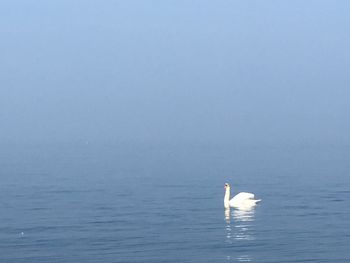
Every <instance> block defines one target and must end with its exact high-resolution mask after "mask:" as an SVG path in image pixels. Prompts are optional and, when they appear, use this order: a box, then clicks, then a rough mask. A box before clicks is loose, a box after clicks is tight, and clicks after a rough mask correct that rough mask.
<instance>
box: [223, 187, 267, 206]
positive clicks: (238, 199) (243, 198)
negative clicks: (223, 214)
mask: <svg viewBox="0 0 350 263" xmlns="http://www.w3.org/2000/svg"><path fill="white" fill-rule="evenodd" d="M225 189H226V191H225V197H224V206H225V208H229V207H234V208H238V209H249V208H252V207H253V206H255V205H256V204H257V203H258V202H260V201H261V200H259V199H255V196H254V194H251V193H246V192H241V193H239V194H237V195H235V196H234V197H233V198H232V199H231V200H230V192H231V188H230V185H229V184H227V183H226V184H225Z"/></svg>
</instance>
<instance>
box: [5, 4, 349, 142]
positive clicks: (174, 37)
mask: <svg viewBox="0 0 350 263" xmlns="http://www.w3.org/2000/svg"><path fill="white" fill-rule="evenodd" d="M349 14H350V1H347V0H344V1H336V0H328V1H321V0H315V1H311V0H308V1H305V0H300V1H297V0H290V1H277V0H276V1H266V0H265V1H261V0H257V1H233V0H227V1H220V0H219V1H204V0H198V1H189V0H183V1H181V0H173V1H166V0H159V1H146V0H140V1H130V0H124V1H103V0H102V1H100V0H95V1H87V0H52V1H47V0H41V1H40V0H22V1H17V0H2V1H0V33H1V39H0V142H6V141H14V142H16V141H40V140H42V141H62V140H63V141H96V140H104V141H124V140H126V141H130V140H137V141H143V140H151V141H152V140H155V141H158V140H159V141H174V142H176V141H187V140H190V141H191V140H199V141H248V142H255V141H267V142H271V141H277V142H278V141H283V142H285V141H286V142H297V141H322V140H324V141H335V142H341V143H342V142H346V143H349V142H350V122H349V114H350V15H349Z"/></svg>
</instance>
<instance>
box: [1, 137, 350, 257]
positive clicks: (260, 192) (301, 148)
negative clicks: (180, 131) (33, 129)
mask: <svg viewBox="0 0 350 263" xmlns="http://www.w3.org/2000/svg"><path fill="white" fill-rule="evenodd" d="M226 182H227V183H230V185H231V192H232V194H233V195H234V194H237V193H238V192H242V191H244V192H251V193H254V194H255V196H256V197H257V198H259V199H262V201H261V203H259V205H258V206H257V207H255V208H254V209H252V210H235V209H230V210H225V209H224V207H223V198H224V183H226ZM0 262H2V263H21V262H23V263H39V262H50V263H54V262H72V263H73V262H74V263H90V262H91V263H100V262H101V263H102V262H103V263H107V262H116V263H117V262H118V263H119V262H120V263H128V262H129V263H134V262H135V263H136V262H154V263H156V262H184V263H185V262H266V263H267V262H269V263H273V262H276V263H277V262H278V263H280V262H318V263H319V262H350V146H346V145H339V144H338V145H332V144H322V143H320V144H307V143H298V144H297V143H295V144H283V145H282V144H280V145H277V146H276V145H272V144H271V145H269V144H256V145H254V144H250V145H244V144H242V145H239V144H235V143H178V144H177V143H136V142H123V143H117V142H113V143H93V142H76V143H12V144H11V143H6V144H4V143H3V144H1V145H0Z"/></svg>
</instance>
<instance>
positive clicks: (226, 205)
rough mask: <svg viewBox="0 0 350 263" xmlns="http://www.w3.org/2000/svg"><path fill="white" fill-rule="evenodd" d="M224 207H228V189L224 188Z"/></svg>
mask: <svg viewBox="0 0 350 263" xmlns="http://www.w3.org/2000/svg"><path fill="white" fill-rule="evenodd" d="M224 206H225V207H226V208H228V207H230V187H226V191H225V197H224Z"/></svg>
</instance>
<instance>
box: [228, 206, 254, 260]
mask: <svg viewBox="0 0 350 263" xmlns="http://www.w3.org/2000/svg"><path fill="white" fill-rule="evenodd" d="M231 219H232V222H231ZM254 220H255V211H254V208H251V209H244V210H242V209H241V210H237V209H232V210H230V208H226V209H225V221H226V243H228V244H237V242H247V241H248V242H249V241H251V240H255V236H254V231H253V230H254V229H253V228H254ZM227 260H229V261H231V260H232V261H236V262H251V261H253V259H252V257H251V256H250V255H247V254H244V255H242V254H241V255H236V256H235V257H232V256H227Z"/></svg>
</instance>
